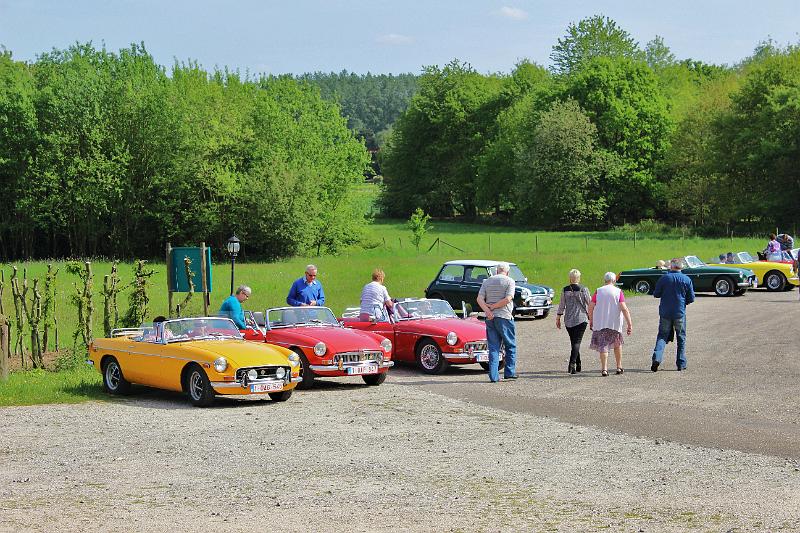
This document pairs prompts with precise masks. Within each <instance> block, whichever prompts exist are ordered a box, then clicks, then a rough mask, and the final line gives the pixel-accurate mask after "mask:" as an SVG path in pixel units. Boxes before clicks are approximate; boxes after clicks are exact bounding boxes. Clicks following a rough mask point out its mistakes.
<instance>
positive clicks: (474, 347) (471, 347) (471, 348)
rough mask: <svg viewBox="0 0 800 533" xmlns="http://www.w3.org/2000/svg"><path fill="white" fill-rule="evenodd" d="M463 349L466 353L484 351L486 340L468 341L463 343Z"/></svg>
mask: <svg viewBox="0 0 800 533" xmlns="http://www.w3.org/2000/svg"><path fill="white" fill-rule="evenodd" d="M464 351H465V352H467V353H472V352H485V351H486V342H485V341H481V342H468V343H466V344H464Z"/></svg>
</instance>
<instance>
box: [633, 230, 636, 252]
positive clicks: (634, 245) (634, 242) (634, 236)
mask: <svg viewBox="0 0 800 533" xmlns="http://www.w3.org/2000/svg"><path fill="white" fill-rule="evenodd" d="M633 247H634V248H636V232H635V231H634V232H633Z"/></svg>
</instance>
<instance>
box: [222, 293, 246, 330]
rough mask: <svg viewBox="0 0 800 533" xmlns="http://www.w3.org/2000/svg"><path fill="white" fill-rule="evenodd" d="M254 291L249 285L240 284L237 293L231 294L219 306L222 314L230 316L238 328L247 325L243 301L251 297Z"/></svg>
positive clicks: (243, 327)
mask: <svg viewBox="0 0 800 533" xmlns="http://www.w3.org/2000/svg"><path fill="white" fill-rule="evenodd" d="M252 293H253V291H252V289H250V287H248V286H247V285H239V288H238V289H236V294H231V295H230V296H228V297H227V298H226V299H225V301H224V302H222V306H221V307H220V308H219V314H220V316H224V317H228V318H230V319H231V320H233V323H234V324H236V327H237V328H239V329H245V328H246V327H247V325H246V324H245V322H244V311H243V310H242V303H243V302H244V301H245V300H247V299H248V298H250V295H251V294H252Z"/></svg>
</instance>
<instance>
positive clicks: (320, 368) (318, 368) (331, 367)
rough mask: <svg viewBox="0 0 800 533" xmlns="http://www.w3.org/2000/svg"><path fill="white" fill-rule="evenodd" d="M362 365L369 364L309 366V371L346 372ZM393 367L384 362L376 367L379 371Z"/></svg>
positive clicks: (388, 362)
mask: <svg viewBox="0 0 800 533" xmlns="http://www.w3.org/2000/svg"><path fill="white" fill-rule="evenodd" d="M364 364H370V362H369V361H359V362H358V363H342V366H341V367H339V365H309V366H310V367H311V370H313V371H314V372H335V371H337V370H346V369H347V368H350V367H356V366H364ZM392 366H394V361H384V362H383V364H381V365H378V368H379V369H383V368H389V367H392Z"/></svg>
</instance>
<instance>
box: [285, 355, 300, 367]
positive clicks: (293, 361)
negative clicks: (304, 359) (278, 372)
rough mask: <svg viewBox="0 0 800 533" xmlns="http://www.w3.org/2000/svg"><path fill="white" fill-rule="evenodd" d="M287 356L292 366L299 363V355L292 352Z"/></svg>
mask: <svg viewBox="0 0 800 533" xmlns="http://www.w3.org/2000/svg"><path fill="white" fill-rule="evenodd" d="M287 358H288V359H289V364H290V365H292V366H297V365H299V364H300V356H299V355H297V354H296V353H294V352H292V353H290V354H289V356H288V357H287Z"/></svg>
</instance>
